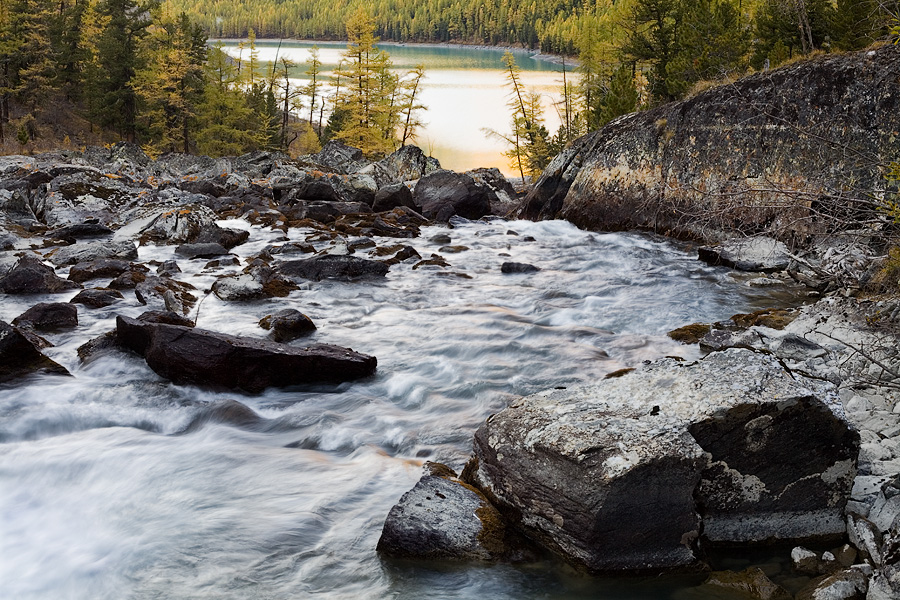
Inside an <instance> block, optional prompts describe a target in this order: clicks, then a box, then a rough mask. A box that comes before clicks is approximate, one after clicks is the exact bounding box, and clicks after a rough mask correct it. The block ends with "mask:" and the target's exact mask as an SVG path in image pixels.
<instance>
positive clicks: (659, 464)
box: [467, 349, 859, 573]
mask: <svg viewBox="0 0 900 600" xmlns="http://www.w3.org/2000/svg"><path fill="white" fill-rule="evenodd" d="M858 450H859V436H858V434H857V433H856V431H855V430H853V429H852V428H851V427H850V426H849V425H848V423H847V421H846V420H845V418H844V416H843V412H842V409H841V408H840V404H839V402H838V400H837V398H836V395H835V392H834V388H833V386H831V385H830V384H827V383H824V382H820V381H815V380H809V379H805V378H803V377H801V376H799V375H796V374H791V373H788V372H787V371H785V369H784V368H783V367H782V366H781V365H780V364H779V363H778V361H777V360H775V359H773V358H771V357H769V356H765V355H761V354H757V353H754V352H751V351H747V350H738V349H732V350H728V351H725V352H719V353H714V354H712V355H710V356H708V357H706V358H705V359H703V360H701V361H699V362H697V363H693V364H690V365H686V366H682V365H680V364H679V363H678V362H676V361H674V360H668V359H667V360H663V361H659V362H657V363H653V364H651V365H648V366H645V367H644V368H641V369H637V370H635V371H632V372H630V373H626V374H624V375H623V376H621V377H618V378H613V379H607V380H603V381H601V382H599V383H597V384H595V385H592V386H586V387H583V388H577V389H570V390H565V391H550V392H544V393H540V394H535V395H533V396H529V397H527V398H523V399H521V400H519V401H516V402H514V403H512V404H511V405H510V406H509V407H508V408H507V409H505V410H503V411H501V412H500V413H498V414H496V415H494V416H493V417H491V418H490V419H488V421H487V422H486V423H485V424H484V425H482V427H481V428H479V430H478V432H477V433H476V435H475V457H474V459H473V465H472V466H473V468H472V469H470V470H469V473H468V475H467V481H470V482H471V483H473V484H474V485H476V487H478V488H479V489H480V490H482V491H483V492H484V493H485V494H486V496H487V497H488V498H490V499H491V500H492V502H493V503H494V504H495V506H497V508H498V509H499V510H500V511H501V513H503V514H504V516H505V517H507V518H509V519H511V520H512V522H513V523H514V524H515V525H516V526H517V527H519V528H521V529H523V530H524V531H525V533H526V534H527V535H528V536H529V537H530V538H532V539H535V540H537V541H539V542H540V543H541V544H542V545H544V546H545V547H547V548H548V549H550V550H552V551H553V552H555V553H557V554H558V555H560V556H561V557H562V558H564V559H566V560H567V561H569V562H571V563H572V564H574V565H577V566H579V567H581V568H583V569H585V570H587V571H589V572H593V573H605V572H623V571H627V572H654V571H665V570H689V569H698V568H701V567H702V563H701V561H700V560H699V559H698V556H697V554H696V553H695V547H696V544H697V543H698V541H699V542H700V543H702V544H707V545H714V544H729V545H732V544H753V543H759V544H761V543H767V542H772V541H776V540H778V541H788V540H797V541H799V540H826V539H827V540H830V539H838V538H841V537H842V536H843V534H844V529H845V525H844V521H843V510H844V505H845V504H846V501H847V497H848V495H849V492H850V487H851V484H852V481H853V477H854V475H855V473H856V459H857V452H858ZM701 523H702V526H701Z"/></svg>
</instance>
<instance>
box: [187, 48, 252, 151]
mask: <svg viewBox="0 0 900 600" xmlns="http://www.w3.org/2000/svg"><path fill="white" fill-rule="evenodd" d="M204 77H205V80H206V85H205V87H204V89H203V97H202V98H201V101H200V104H199V105H198V106H197V120H198V131H197V134H196V144H197V151H198V152H200V153H202V154H207V155H209V156H237V155H240V154H244V153H246V152H249V151H251V150H254V149H256V148H258V147H260V146H262V145H263V144H264V140H263V136H262V134H261V132H260V130H259V129H257V124H258V119H257V115H256V114H255V113H254V111H253V109H252V108H250V106H249V104H248V103H247V98H246V96H245V95H244V93H243V91H242V90H241V88H240V82H239V79H238V75H237V69H236V67H235V65H234V63H233V62H232V61H231V60H230V59H229V58H228V56H227V55H226V54H225V53H224V52H223V51H222V49H221V45H219V46H215V47H213V48H212V49H210V51H209V59H208V60H207V62H206V64H205V66H204Z"/></svg>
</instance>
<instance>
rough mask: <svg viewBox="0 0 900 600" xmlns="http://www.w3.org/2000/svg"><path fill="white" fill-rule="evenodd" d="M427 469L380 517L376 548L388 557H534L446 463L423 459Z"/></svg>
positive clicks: (481, 495) (488, 558) (529, 548)
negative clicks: (379, 534)
mask: <svg viewBox="0 0 900 600" xmlns="http://www.w3.org/2000/svg"><path fill="white" fill-rule="evenodd" d="M425 466H426V469H427V471H428V472H427V473H426V474H425V475H423V476H422V478H421V479H420V480H419V482H418V483H417V484H416V486H415V487H414V488H413V489H411V490H410V491H408V492H407V493H405V494H404V495H403V497H402V498H401V499H400V502H398V503H397V504H396V505H395V506H394V507H393V508H392V509H391V512H390V514H388V518H387V520H386V521H385V523H384V528H383V530H382V532H381V537H380V538H379V540H378V547H377V550H378V552H379V553H381V554H382V555H384V556H387V557H390V558H413V559H422V558H425V559H440V560H462V561H482V562H495V561H498V560H511V561H517V560H523V559H526V558H533V557H534V551H533V550H532V549H531V547H530V545H529V544H528V543H527V542H526V541H525V538H523V537H522V536H521V535H519V534H517V533H516V532H515V531H514V530H512V529H511V528H510V527H508V526H507V525H506V523H505V521H504V520H503V518H502V517H501V516H500V513H498V512H497V509H496V508H494V507H493V505H491V503H490V502H489V501H488V500H487V498H485V497H484V494H482V493H481V492H479V491H478V490H476V489H475V488H473V487H472V486H470V485H467V484H465V483H463V482H462V481H460V479H459V478H458V477H457V476H456V473H454V472H453V471H452V470H451V469H450V468H448V467H446V466H445V465H442V464H438V463H427V464H426V465H425Z"/></svg>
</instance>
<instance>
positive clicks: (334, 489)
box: [0, 221, 792, 600]
mask: <svg viewBox="0 0 900 600" xmlns="http://www.w3.org/2000/svg"><path fill="white" fill-rule="evenodd" d="M222 224H223V225H226V226H232V227H239V228H244V229H248V230H250V232H251V238H250V241H249V242H248V243H246V244H244V245H242V246H239V247H237V248H236V249H235V252H236V253H237V254H238V255H240V257H241V259H242V261H243V260H245V259H246V258H247V257H248V256H251V255H254V254H256V253H258V252H259V251H260V250H261V249H262V248H264V247H265V246H266V245H267V244H270V243H273V242H276V241H278V240H279V236H281V232H272V231H270V230H264V229H261V228H259V227H256V226H253V227H251V226H250V225H249V224H248V223H246V222H243V221H228V222H222ZM310 233H311V231H309V230H302V229H291V230H290V231H289V237H290V239H292V240H303V239H305V237H306V236H307V235H309V234H310ZM438 233H447V234H449V235H450V236H452V238H453V242H452V243H453V244H455V245H462V246H465V247H468V248H469V249H468V250H466V251H464V252H461V253H458V254H446V257H447V259H448V260H449V262H450V263H451V264H452V267H451V268H449V269H444V270H441V269H428V268H420V269H417V270H413V269H412V267H411V265H410V264H399V265H395V266H393V267H392V268H391V270H390V272H389V273H388V275H387V277H386V278H384V279H383V280H377V281H357V282H350V283H344V282H336V281H332V282H322V283H309V284H306V285H303V286H302V289H300V290H298V291H295V292H292V293H291V295H290V297H288V298H285V299H278V300H270V301H259V302H251V303H226V302H222V301H219V300H218V299H217V298H216V297H215V296H208V297H206V299H205V300H204V301H203V302H202V303H201V305H200V308H199V316H198V326H200V327H205V328H209V329H214V330H220V331H226V332H228V333H233V334H241V335H248V336H259V337H261V336H263V335H264V333H265V332H264V331H263V330H262V329H260V328H259V327H258V325H257V322H258V320H259V319H260V318H261V317H263V316H265V315H267V314H271V313H272V312H274V311H275V310H278V309H280V308H284V307H293V308H297V309H299V310H302V311H303V312H305V313H306V314H308V315H309V316H310V317H311V318H312V319H313V321H314V322H315V323H316V324H317V325H318V331H317V332H316V333H315V334H314V336H313V340H314V341H317V342H324V343H332V344H339V345H343V346H350V347H352V348H353V349H355V350H357V351H359V352H363V353H366V354H372V355H375V356H377V357H378V361H379V362H378V371H377V374H376V375H375V376H373V377H371V378H369V379H367V380H363V381H359V382H355V383H349V384H343V385H338V386H309V387H298V388H291V389H272V390H268V391H266V392H265V393H262V394H259V395H244V394H240V393H236V392H217V391H213V390H209V389H202V388H197V387H193V386H177V385H173V384H171V383H169V382H167V381H165V380H163V379H161V378H160V377H158V376H157V375H155V374H154V373H153V372H152V371H151V370H150V369H149V368H148V367H147V365H146V364H145V363H144V362H143V360H142V359H140V358H138V357H136V356H131V355H125V354H118V353H116V354H112V355H108V356H105V357H102V358H99V359H97V360H95V361H93V362H90V363H88V364H80V363H79V361H78V359H77V357H76V349H77V348H78V346H79V345H81V344H82V343H84V342H86V341H87V340H88V339H90V338H92V337H95V336H97V335H100V334H102V333H103V332H105V331H107V330H109V329H110V328H112V327H113V325H114V318H115V315H116V314H125V315H130V316H136V315H138V314H140V313H141V312H142V311H143V307H142V306H141V305H139V304H138V303H137V301H136V299H135V298H134V296H133V294H126V299H125V300H124V301H121V302H119V303H118V304H115V305H113V306H110V307H108V308H106V309H86V308H84V307H81V306H80V307H79V318H80V325H79V327H77V328H76V329H74V330H71V331H69V332H61V333H55V334H48V335H47V337H48V339H50V341H52V342H53V343H54V344H55V347H53V348H49V349H47V350H46V353H47V354H48V355H49V356H51V357H52V358H54V359H55V360H57V361H58V362H60V363H61V364H63V365H64V366H66V367H67V368H68V369H70V370H71V372H72V374H73V375H74V376H73V377H70V378H66V377H51V376H38V377H33V378H30V379H27V380H22V381H18V382H15V383H12V384H6V385H4V386H2V388H0V557H2V560H0V598H10V599H17V600H65V599H71V600H98V599H116V600H120V599H140V600H144V599H154V598H179V599H185V598H197V599H200V598H204V599H215V600H228V599H235V600H245V599H248V598H267V599H268V598H273V599H281V598H309V597H322V598H354V599H357V598H360V599H367V598H372V599H376V598H397V599H411V600H412V599H418V598H423V597H428V598H472V599H476V598H477V599H483V598H491V599H506V598H508V599H515V600H525V599H532V598H533V599H538V598H599V599H601V600H633V599H637V598H653V599H666V598H672V599H675V598H684V597H686V596H678V594H682V593H685V587H689V586H691V585H694V584H696V580H690V579H689V580H679V579H675V580H673V579H650V580H625V581H615V580H597V579H592V578H587V577H582V576H578V575H576V574H574V573H572V572H570V571H569V570H567V569H566V568H563V567H561V566H559V565H554V564H542V565H537V566H527V567H513V566H505V565H500V566H478V565H474V566H473V565H459V566H452V565H441V564H432V565H408V564H407V565H398V564H392V563H388V562H383V561H382V560H381V559H380V558H379V557H378V555H377V554H376V552H375V545H376V543H377V540H378V537H379V534H380V531H381V526H382V523H383V521H384V518H385V516H386V515H387V513H388V511H389V510H390V508H391V506H392V505H393V504H394V503H395V502H396V501H397V500H398V499H399V498H400V496H401V495H402V494H403V493H405V492H406V491H407V490H409V489H410V488H411V487H412V486H413V485H414V484H415V482H416V481H417V480H418V477H419V476H420V472H421V471H420V465H421V464H422V462H423V461H424V460H435V461H441V462H445V463H447V464H449V465H450V466H452V467H454V468H457V469H459V468H461V467H462V465H463V464H464V462H465V460H466V458H467V457H468V456H469V454H470V451H471V444H472V435H473V433H474V431H475V429H476V428H477V427H478V426H479V425H480V424H481V423H482V422H483V421H484V419H485V418H487V417H488V416H489V415H490V414H492V413H494V412H497V411H499V410H501V409H502V408H503V407H504V406H505V405H506V404H507V403H508V402H509V400H510V399H511V398H514V397H516V396H519V395H523V394H529V393H532V392H537V391H539V390H543V389H546V388H550V387H555V386H573V385H577V384H579V383H583V382H589V381H592V380H596V379H597V378H599V377H602V376H603V375H604V374H606V373H608V372H611V371H614V370H617V369H620V368H623V367H627V366H632V365H636V364H639V363H641V362H642V361H644V360H651V359H654V358H657V357H661V356H664V355H679V356H682V357H684V358H686V359H694V358H696V357H697V356H698V354H697V350H696V347H689V346H682V345H679V344H677V343H674V342H673V341H672V340H670V339H668V338H667V337H666V335H665V333H666V332H667V331H669V330H671V329H673V328H675V327H678V326H681V325H684V324H687V323H691V322H695V321H710V320H718V319H724V318H727V317H729V316H730V315H731V314H733V313H736V312H746V311H750V310H754V309H758V308H762V307H767V306H770V305H772V304H778V303H781V302H784V301H785V300H786V299H789V298H791V297H792V296H791V295H790V294H787V295H782V296H781V297H780V298H779V297H778V295H777V294H773V292H772V291H771V290H765V291H763V290H759V289H756V288H752V287H748V286H747V285H745V283H744V282H743V280H742V278H739V277H737V276H735V275H734V274H732V273H731V272H730V271H728V270H727V269H724V268H714V267H709V266H707V265H705V264H703V263H701V262H699V261H697V260H696V259H695V250H693V249H691V248H687V247H684V246H680V245H677V244H674V243H672V242H670V241H666V240H664V239H660V238H655V237H648V236H645V235H641V234H596V233H589V232H584V231H581V230H579V229H577V228H575V227H574V226H572V225H570V224H568V223H565V222H561V221H549V222H540V223H531V222H506V221H494V222H490V223H461V224H459V225H458V226H457V227H456V228H454V229H451V230H448V229H446V228H443V227H426V228H424V229H423V235H422V237H421V238H417V239H415V240H411V244H412V245H414V246H415V247H416V248H417V249H418V251H419V253H420V254H422V255H423V256H428V255H429V254H430V253H431V252H435V251H437V248H438V244H437V243H434V242H430V241H429V238H431V237H433V236H435V235H436V234H438ZM527 236H530V237H531V238H533V241H529V240H528V237H527ZM390 241H391V240H379V244H386V243H389V242H390ZM317 245H318V246H319V247H320V248H322V247H323V243H322V242H317ZM173 252H174V247H172V246H168V247H155V246H144V247H141V248H140V249H139V253H140V260H141V261H149V260H166V259H171V258H173V257H174V254H173ZM508 260H513V261H519V262H528V263H532V264H535V265H538V266H539V267H540V268H541V269H542V270H541V271H539V272H537V273H532V274H525V275H503V274H501V273H500V264H501V263H502V262H503V261H508ZM205 262H206V261H204V260H194V261H187V260H179V264H180V266H181V268H182V269H183V272H182V273H180V274H179V275H178V278H179V279H181V280H183V281H189V282H191V283H192V284H194V285H195V286H197V287H198V289H201V290H202V289H208V288H209V286H210V285H211V284H212V282H213V281H214V279H215V277H216V274H215V273H213V272H210V271H209V270H206V269H204V264H205ZM237 268H239V267H235V269H237ZM71 295H72V294H62V295H56V296H54V297H53V298H52V300H53V301H67V300H68V299H69V297H70V296H71ZM40 300H43V301H47V300H51V299H50V298H40V297H38V298H26V297H13V296H5V297H3V299H2V303H0V318H2V319H3V320H5V321H7V322H9V321H11V320H12V319H13V318H14V317H15V316H17V315H18V314H20V313H21V312H23V311H24V310H25V309H27V308H28V307H30V306H31V305H33V304H34V303H35V302H37V301H40ZM229 398H232V399H237V400H239V401H240V402H242V403H244V404H246V405H247V406H249V407H251V408H252V409H253V410H254V411H256V412H257V413H258V414H260V415H261V416H262V417H264V419H265V421H264V424H263V425H261V426H258V427H253V428H249V429H241V428H238V427H234V426H229V425H224V424H209V425H207V426H205V427H202V428H200V429H199V430H194V431H190V432H183V430H184V429H185V427H186V426H187V425H188V423H190V422H191V420H192V419H193V418H194V417H195V416H197V415H198V413H199V412H200V411H201V410H202V409H203V407H204V406H208V405H209V404H210V403H212V402H215V401H220V400H224V399H229ZM742 564H743V563H742ZM688 593H691V594H693V593H694V592H688ZM687 597H690V598H693V599H695V600H698V599H701V598H703V596H698V595H691V596H687ZM717 597H719V596H717Z"/></svg>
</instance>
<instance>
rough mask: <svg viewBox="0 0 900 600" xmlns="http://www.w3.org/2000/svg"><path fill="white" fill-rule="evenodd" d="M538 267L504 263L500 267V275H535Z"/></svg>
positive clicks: (526, 264) (538, 269)
mask: <svg viewBox="0 0 900 600" xmlns="http://www.w3.org/2000/svg"><path fill="white" fill-rule="evenodd" d="M540 270H541V269H540V267H536V266H534V265H529V264H528V263H517V262H505V263H503V264H502V265H501V266H500V272H501V273H536V272H538V271H540Z"/></svg>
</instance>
